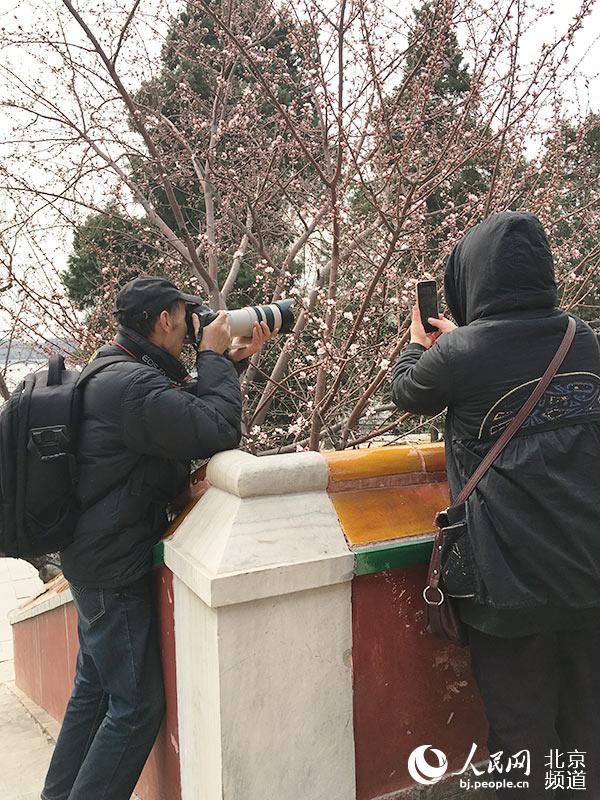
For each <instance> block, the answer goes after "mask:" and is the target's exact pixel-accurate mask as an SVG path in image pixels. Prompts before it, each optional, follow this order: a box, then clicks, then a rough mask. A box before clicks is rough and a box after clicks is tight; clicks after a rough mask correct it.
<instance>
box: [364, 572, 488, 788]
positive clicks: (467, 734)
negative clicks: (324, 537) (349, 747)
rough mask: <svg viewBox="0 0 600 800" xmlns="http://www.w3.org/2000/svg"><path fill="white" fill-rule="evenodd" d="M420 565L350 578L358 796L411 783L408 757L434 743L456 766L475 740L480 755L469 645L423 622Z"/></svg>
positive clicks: (480, 720) (480, 721) (482, 730)
mask: <svg viewBox="0 0 600 800" xmlns="http://www.w3.org/2000/svg"><path fill="white" fill-rule="evenodd" d="M426 572H427V567H426V566H419V567H410V568H405V569H397V570H391V571H388V572H384V573H379V574H375V575H364V576H358V577H356V578H354V581H353V583H352V618H353V636H354V641H353V668H354V736H355V747H356V780H357V800H371V799H372V798H377V797H379V796H381V795H385V794H387V793H391V792H394V791H395V790H398V789H400V788H403V787H405V786H409V785H411V784H413V783H414V781H413V780H412V778H411V777H410V776H409V774H408V771H407V763H408V757H409V755H410V753H411V752H412V751H413V750H414V749H415V748H416V747H418V746H419V745H427V744H429V745H431V746H432V747H436V748H439V749H440V750H442V751H443V752H444V753H446V755H447V757H448V761H449V764H450V770H451V771H453V770H460V769H461V768H462V767H463V765H464V763H465V760H466V758H467V756H468V755H469V752H470V750H471V745H472V743H473V742H476V743H477V744H478V745H479V747H478V750H477V760H481V759H483V758H484V757H485V756H486V755H487V750H486V747H485V742H486V737H487V725H486V722H485V718H484V713H483V707H482V705H481V700H480V698H479V695H478V692H477V688H476V686H475V684H474V681H473V678H472V676H471V673H470V670H469V664H468V650H467V649H462V648H458V647H454V646H452V645H446V644H444V643H443V642H440V641H439V640H437V639H435V638H433V637H432V636H431V635H430V634H428V633H427V632H426V631H425V629H424V611H423V598H422V594H421V593H422V591H423V586H424V585H425V583H426Z"/></svg>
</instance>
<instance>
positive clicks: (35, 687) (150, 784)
mask: <svg viewBox="0 0 600 800" xmlns="http://www.w3.org/2000/svg"><path fill="white" fill-rule="evenodd" d="M154 579H155V587H156V593H155V595H156V603H157V612H158V616H159V623H160V625H159V629H160V644H161V652H162V661H163V673H164V682H165V693H166V697H167V712H166V716H165V721H164V724H163V727H162V728H161V732H160V734H159V736H158V739H157V741H156V744H155V746H154V749H153V750H152V753H151V754H150V758H149V759H148V762H147V764H146V767H145V768H144V771H143V773H142V775H141V777H140V780H139V783H138V785H137V787H136V794H138V795H139V796H140V797H141V798H142V800H180V798H181V784H180V777H179V741H178V729H177V728H178V726H177V691H176V686H177V685H176V672H175V630H174V620H173V576H172V574H171V572H170V571H169V570H168V569H167V568H166V567H160V568H159V569H156V570H155V572H154ZM13 640H14V648H15V678H16V684H17V686H18V687H19V689H21V691H23V692H25V694H26V695H28V696H29V697H30V698H31V699H32V700H33V701H34V702H35V703H37V705H39V706H41V707H42V708H44V709H45V710H46V711H47V712H48V713H49V714H51V715H52V716H53V717H54V718H55V719H58V720H61V719H62V718H63V715H64V713H65V709H66V706H67V702H68V700H69V696H70V694H71V689H72V686H73V679H74V676H75V659H76V656H77V651H78V649H79V643H78V641H77V612H76V611H75V607H74V606H73V603H67V604H66V605H64V606H60V607H59V608H55V609H53V610H52V611H47V612H46V613H43V614H40V615H39V616H37V617H31V618H30V619H27V620H24V621H23V622H19V623H17V624H16V625H13Z"/></svg>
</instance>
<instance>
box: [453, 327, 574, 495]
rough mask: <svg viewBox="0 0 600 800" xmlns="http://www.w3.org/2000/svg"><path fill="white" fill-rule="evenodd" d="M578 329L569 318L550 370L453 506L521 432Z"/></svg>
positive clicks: (477, 481)
mask: <svg viewBox="0 0 600 800" xmlns="http://www.w3.org/2000/svg"><path fill="white" fill-rule="evenodd" d="M576 328H577V323H576V322H575V320H574V319H573V317H569V323H568V325H567V330H566V333H565V335H564V336H563V339H562V342H561V343H560V347H559V348H558V350H557V351H556V354H555V356H554V358H553V359H552V361H551V362H550V364H549V365H548V369H547V370H546V372H545V373H544V374H543V375H542V377H541V378H540V380H539V382H538V384H537V386H536V387H535V389H534V390H533V392H532V393H531V395H530V396H529V398H528V399H527V401H526V402H525V404H524V405H523V407H522V408H521V410H520V411H519V413H518V414H517V416H516V417H515V418H514V419H513V421H512V422H511V423H510V425H509V426H508V428H507V429H506V430H505V431H504V433H503V434H502V436H501V437H500V438H499V439H498V441H497V442H496V443H495V444H494V446H493V447H492V448H491V450H490V451H489V452H488V454H487V455H486V457H485V458H484V459H483V461H482V462H481V464H480V465H479V466H478V467H477V469H476V470H475V472H474V473H473V475H472V476H471V479H470V480H469V482H468V483H467V484H466V486H465V487H464V488H463V490H462V491H461V493H460V494H459V495H458V497H457V498H456V502H455V503H454V504H453V505H456V506H459V505H461V503H464V502H465V501H466V500H467V499H468V498H469V497H470V496H471V494H472V493H473V491H474V490H475V487H476V486H477V484H478V483H479V481H480V480H481V479H482V478H483V476H484V475H485V473H486V472H487V471H488V470H489V468H490V467H491V466H492V464H493V463H494V461H495V460H496V459H497V458H498V456H499V455H500V453H501V452H502V451H503V450H504V448H505V447H506V445H507V444H508V443H509V442H510V440H511V439H512V438H513V436H514V435H515V433H516V432H517V431H518V430H519V428H520V427H521V425H522V424H523V423H524V422H525V420H526V419H527V417H528V416H529V415H530V414H531V412H532V411H533V409H534V408H535V407H536V405H537V404H538V401H539V400H540V398H541V397H542V395H543V394H544V392H545V391H546V389H547V388H548V386H549V384H550V381H551V380H552V378H553V377H554V376H555V375H556V373H557V371H558V368H559V367H560V365H561V364H562V362H563V361H564V360H565V356H566V355H567V353H568V351H569V348H570V347H571V344H572V342H573V338H574V337H575V330H576Z"/></svg>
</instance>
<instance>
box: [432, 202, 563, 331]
mask: <svg viewBox="0 0 600 800" xmlns="http://www.w3.org/2000/svg"><path fill="white" fill-rule="evenodd" d="M444 290H445V294H446V302H447V304H448V308H449V309H450V311H451V313H452V316H453V317H454V319H455V320H456V323H457V324H458V325H468V324H469V323H470V322H473V321H474V320H476V319H480V318H481V317H489V316H492V315H494V314H503V313H507V312H511V311H526V310H534V309H543V308H548V309H552V308H554V307H555V306H556V304H557V292H556V281H555V279H554V262H553V259H552V252H551V250H550V245H549V243H548V239H547V238H546V234H545V233H544V229H543V228H542V225H541V223H540V221H539V219H538V218H537V217H536V216H534V215H533V214H526V213H520V212H515V211H505V212H502V213H498V214H492V215H491V216H490V217H488V218H487V219H486V220H484V221H483V222H480V223H479V225H475V227H474V228H471V230H470V231H469V232H468V233H467V234H465V236H463V238H462V239H461V240H460V241H459V242H458V244H457V245H456V247H455V248H454V250H453V251H452V255H451V256H450V258H449V259H448V264H447V265H446V274H445V277H444Z"/></svg>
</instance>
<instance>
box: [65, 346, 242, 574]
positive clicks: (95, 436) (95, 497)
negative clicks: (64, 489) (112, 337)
mask: <svg viewBox="0 0 600 800" xmlns="http://www.w3.org/2000/svg"><path fill="white" fill-rule="evenodd" d="M129 334H130V335H134V336H135V340H133V339H132V340H131V341H130V340H129V339H123V340H122V341H125V342H126V343H127V346H128V347H133V346H134V345H135V346H137V347H138V348H139V352H136V353H135V354H134V353H133V352H131V351H130V350H126V351H124V350H123V348H122V346H121V345H119V344H118V341H121V339H120V337H121V336H122V334H121V333H120V334H119V336H117V341H115V342H113V343H112V344H109V345H105V346H104V347H102V348H101V349H100V350H99V351H98V353H97V357H105V356H110V357H114V356H117V357H123V360H122V361H120V362H119V363H116V364H112V365H109V366H107V367H106V368H105V369H103V370H102V371H100V372H98V373H97V374H96V375H94V376H93V377H91V378H90V379H89V381H88V383H87V384H86V386H85V389H84V395H83V409H82V419H81V428H80V440H79V459H78V460H79V483H78V498H79V501H80V504H81V515H80V517H79V521H78V524H77V527H76V529H75V534H74V539H73V542H72V543H71V544H70V545H69V546H68V547H67V548H66V549H65V550H63V551H62V553H61V561H62V567H63V571H64V574H65V577H67V578H68V580H69V581H70V582H72V583H75V584H79V585H82V586H92V587H95V586H99V587H104V588H112V587H121V586H127V585H129V584H131V583H133V582H134V581H136V580H138V579H139V578H141V577H143V576H144V575H145V574H146V573H148V572H149V571H150V570H151V569H152V547H153V545H154V544H156V542H157V541H158V540H159V539H160V537H161V536H162V535H163V533H164V532H165V530H166V528H167V514H166V509H167V505H168V504H169V503H170V502H172V501H173V500H174V499H175V498H176V497H177V496H178V495H179V494H181V492H183V490H184V489H185V487H186V485H187V482H188V478H189V471H190V461H191V460H192V459H205V458H210V457H211V456H212V455H214V454H215V453H218V452H220V451H222V450H228V449H233V448H235V447H237V446H238V444H239V442H240V437H241V416H242V397H241V390H240V382H239V372H240V371H241V369H242V368H243V367H244V365H245V363H246V362H240V364H234V363H233V362H232V361H230V360H229V359H228V358H226V357H225V356H222V355H219V354H218V353H214V352H212V351H210V350H205V351H202V352H199V353H198V356H197V361H196V367H197V372H198V378H197V380H196V381H187V380H186V378H187V377H188V376H187V373H186V371H185V369H184V367H183V365H182V364H181V363H180V362H179V361H178V360H177V359H175V358H174V357H173V356H171V355H170V354H169V353H167V352H166V351H165V350H162V348H160V347H157V346H155V345H152V344H151V343H150V342H148V341H147V340H145V339H144V338H143V337H141V336H139V335H135V334H131V332H129ZM127 353H129V356H130V357H128V355H127Z"/></svg>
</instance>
